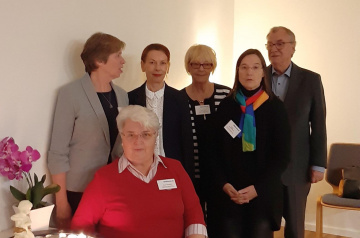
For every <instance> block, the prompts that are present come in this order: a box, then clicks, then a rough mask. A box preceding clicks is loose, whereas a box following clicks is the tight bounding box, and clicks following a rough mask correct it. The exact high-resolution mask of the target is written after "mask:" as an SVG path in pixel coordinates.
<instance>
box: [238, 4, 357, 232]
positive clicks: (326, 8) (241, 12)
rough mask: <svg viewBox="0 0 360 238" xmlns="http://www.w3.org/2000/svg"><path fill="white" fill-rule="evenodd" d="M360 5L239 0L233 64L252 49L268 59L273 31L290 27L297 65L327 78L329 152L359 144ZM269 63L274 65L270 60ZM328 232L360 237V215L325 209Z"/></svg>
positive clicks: (310, 211) (311, 220) (310, 217)
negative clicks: (342, 144)
mask: <svg viewBox="0 0 360 238" xmlns="http://www.w3.org/2000/svg"><path fill="white" fill-rule="evenodd" d="M359 12H360V1H358V0H347V1H341V2H339V1H336V0H316V1H314V0H301V1H300V0H292V1H280V0H272V1H268V0H252V1H250V0H235V14H234V19H235V23H234V27H235V28H234V60H233V64H235V63H236V60H237V57H238V56H239V55H240V53H241V52H243V51H244V50H246V49H248V48H257V49H259V50H260V51H261V52H262V53H263V55H264V57H265V58H266V59H267V51H266V49H265V45H264V44H265V43H266V35H267V33H268V32H269V29H270V28H271V27H273V26H279V25H282V26H286V27H288V28H290V29H292V30H293V32H294V33H295V35H296V39H297V46H296V52H295V54H294V57H293V61H294V62H295V63H296V64H298V65H299V66H301V67H304V68H308V69H310V70H313V71H315V72H318V73H320V74H321V76H322V81H323V85H324V90H325V97H326V103H327V133H328V146H329V145H330V144H331V143H334V142H354V143H360V127H359V126H358V123H357V122H358V120H359V117H360V95H359V93H358V90H359V88H360V80H358V78H359V75H360V67H359V65H360V63H359V59H360V44H359V42H360V30H359V25H360V15H359ZM267 62H269V61H268V60H267ZM331 191H332V190H331V187H330V185H328V184H327V183H326V182H324V181H322V182H321V183H319V184H316V185H313V186H312V189H311V191H310V194H309V196H308V203H307V204H308V206H307V210H306V228H307V229H309V230H314V229H315V216H316V213H315V212H316V206H315V205H316V199H317V197H318V196H319V195H320V194H323V193H326V192H331ZM324 216H325V217H324V232H326V233H333V234H339V235H343V236H349V237H360V226H359V224H360V213H359V212H353V211H339V210H334V209H329V208H324Z"/></svg>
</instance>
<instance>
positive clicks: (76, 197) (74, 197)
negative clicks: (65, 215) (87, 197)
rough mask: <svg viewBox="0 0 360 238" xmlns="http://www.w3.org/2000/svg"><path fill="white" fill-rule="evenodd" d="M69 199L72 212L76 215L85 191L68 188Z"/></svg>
mask: <svg viewBox="0 0 360 238" xmlns="http://www.w3.org/2000/svg"><path fill="white" fill-rule="evenodd" d="M66 195H67V199H68V201H69V204H70V207H71V213H72V215H73V216H74V214H75V212H76V209H77V208H78V206H79V203H80V200H81V198H82V195H83V193H81V192H72V191H68V190H66Z"/></svg>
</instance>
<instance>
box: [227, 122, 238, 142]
mask: <svg viewBox="0 0 360 238" xmlns="http://www.w3.org/2000/svg"><path fill="white" fill-rule="evenodd" d="M224 128H225V130H226V131H227V132H228V133H229V134H230V135H231V137H232V138H235V136H237V135H239V133H240V132H241V130H240V128H239V127H238V126H237V125H236V124H235V123H234V122H233V121H232V120H230V121H229V122H228V123H227V124H226V125H225V126H224Z"/></svg>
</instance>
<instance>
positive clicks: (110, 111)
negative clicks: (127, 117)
mask: <svg viewBox="0 0 360 238" xmlns="http://www.w3.org/2000/svg"><path fill="white" fill-rule="evenodd" d="M97 95H98V97H99V100H100V102H101V105H102V107H103V109H104V112H105V115H106V119H107V121H108V125H109V133H110V154H109V157H108V164H109V163H111V151H112V149H113V148H114V144H115V141H116V137H117V135H118V134H119V130H118V128H117V124H116V117H117V115H118V114H119V111H118V104H117V101H116V94H115V91H114V89H111V91H110V92H105V93H97Z"/></svg>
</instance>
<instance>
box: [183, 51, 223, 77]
mask: <svg viewBox="0 0 360 238" xmlns="http://www.w3.org/2000/svg"><path fill="white" fill-rule="evenodd" d="M193 61H207V62H209V63H212V65H213V66H212V70H211V72H212V73H214V71H215V69H216V66H217V61H216V53H215V51H214V50H213V49H212V48H211V47H209V46H207V45H193V46H191V47H190V48H189V49H188V50H187V52H186V54H185V69H186V72H187V73H188V74H190V71H189V67H191V66H190V63H191V62H193Z"/></svg>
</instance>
